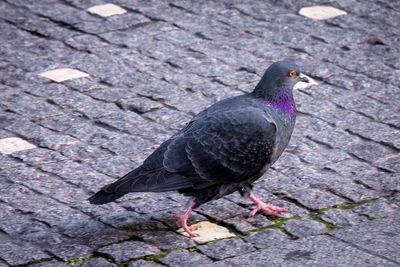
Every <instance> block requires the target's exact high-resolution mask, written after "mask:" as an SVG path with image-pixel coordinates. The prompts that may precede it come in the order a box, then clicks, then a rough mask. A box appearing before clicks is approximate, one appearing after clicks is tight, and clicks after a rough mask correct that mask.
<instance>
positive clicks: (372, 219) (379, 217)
mask: <svg viewBox="0 0 400 267" xmlns="http://www.w3.org/2000/svg"><path fill="white" fill-rule="evenodd" d="M367 217H368V220H370V221H376V220H382V219H385V218H387V216H377V217H374V216H367Z"/></svg>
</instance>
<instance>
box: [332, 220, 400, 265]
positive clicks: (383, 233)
mask: <svg viewBox="0 0 400 267" xmlns="http://www.w3.org/2000/svg"><path fill="white" fill-rule="evenodd" d="M398 220H399V213H398V212H397V213H396V215H395V216H392V217H390V218H386V219H381V220H374V221H366V222H364V223H362V224H359V225H358V226H357V227H356V228H346V229H342V230H339V231H337V232H335V233H334V234H333V236H334V237H336V238H338V239H340V240H343V241H344V242H345V243H346V244H349V245H351V246H354V247H357V248H360V249H363V250H364V251H366V252H369V253H371V254H372V255H378V256H379V257H381V258H385V259H387V260H391V261H392V263H396V264H398V263H399V258H400V255H399V253H398V248H399V246H400V244H399V242H400V241H399V238H398V236H399V233H400V231H399V227H400V226H399V224H398Z"/></svg>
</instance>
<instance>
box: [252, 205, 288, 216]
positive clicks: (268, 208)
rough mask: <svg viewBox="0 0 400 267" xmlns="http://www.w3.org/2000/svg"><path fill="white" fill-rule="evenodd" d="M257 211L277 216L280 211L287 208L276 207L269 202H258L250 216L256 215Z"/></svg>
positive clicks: (284, 210)
mask: <svg viewBox="0 0 400 267" xmlns="http://www.w3.org/2000/svg"><path fill="white" fill-rule="evenodd" d="M259 211H262V212H264V213H265V214H266V215H270V216H278V215H279V214H280V213H282V212H286V211H288V209H287V208H281V207H277V206H274V205H271V204H266V203H258V204H257V207H256V208H254V209H253V210H252V211H251V212H250V216H251V217H252V216H254V215H256V213H257V212H259Z"/></svg>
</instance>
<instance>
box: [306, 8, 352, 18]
mask: <svg viewBox="0 0 400 267" xmlns="http://www.w3.org/2000/svg"><path fill="white" fill-rule="evenodd" d="M299 14H300V15H302V16H305V17H308V18H312V19H317V20H324V19H331V18H334V17H337V16H343V15H346V14H347V13H346V12H345V11H343V10H340V9H338V8H335V7H331V6H311V7H303V8H302V9H300V10H299Z"/></svg>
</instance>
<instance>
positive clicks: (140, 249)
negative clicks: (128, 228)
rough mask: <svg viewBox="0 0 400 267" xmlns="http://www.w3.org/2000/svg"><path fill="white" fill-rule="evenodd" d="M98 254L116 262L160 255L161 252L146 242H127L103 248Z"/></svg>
mask: <svg viewBox="0 0 400 267" xmlns="http://www.w3.org/2000/svg"><path fill="white" fill-rule="evenodd" d="M97 252H98V253H102V254H105V255H107V256H109V257H112V258H113V259H114V260H116V261H127V260H131V259H134V258H139V257H142V256H147V255H152V254H156V253H159V252H160V250H158V248H156V247H154V246H152V245H149V244H146V243H144V242H140V241H126V242H122V243H119V244H113V245H110V246H107V247H102V248H100V249H98V250H97Z"/></svg>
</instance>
